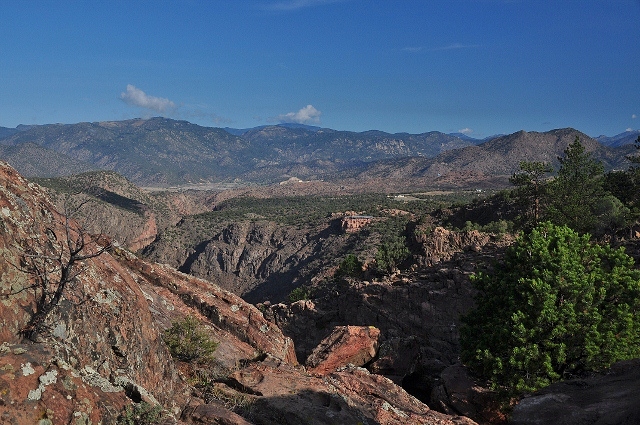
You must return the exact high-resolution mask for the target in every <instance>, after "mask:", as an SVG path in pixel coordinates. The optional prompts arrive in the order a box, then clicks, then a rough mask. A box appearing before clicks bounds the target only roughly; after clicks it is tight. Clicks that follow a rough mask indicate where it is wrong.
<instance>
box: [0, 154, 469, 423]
mask: <svg viewBox="0 0 640 425" xmlns="http://www.w3.org/2000/svg"><path fill="white" fill-rule="evenodd" d="M65 223H67V222H66V220H65V219H64V217H62V216H61V214H59V213H58V212H57V211H56V210H55V208H54V205H53V203H52V202H51V201H50V200H48V198H47V196H46V193H45V192H44V191H43V190H42V189H41V188H40V187H39V186H37V185H35V184H33V183H30V182H28V181H27V180H25V179H23V178H22V177H21V176H20V175H18V174H17V173H16V172H15V170H13V169H12V168H11V167H9V166H8V165H6V164H5V163H0V227H1V228H2V232H0V255H1V256H2V262H1V263H0V267H1V269H0V294H1V297H2V298H1V302H0V321H1V323H2V325H1V326H0V342H1V344H0V418H2V422H3V423H11V424H16V425H22V424H33V423H38V424H40V425H45V424H58V423H74V424H112V423H116V421H117V417H118V416H119V415H120V414H121V413H122V412H123V409H124V408H125V407H126V406H128V405H131V404H132V403H138V402H141V401H145V402H148V403H152V404H156V403H159V404H160V405H162V406H163V407H164V409H165V413H164V414H165V420H164V422H163V423H166V424H169V423H173V424H176V423H180V424H196V423H198V424H201V423H210V424H214V423H225V424H247V423H253V424H269V425H271V424H274V425H275V424H292V425H293V424H301V423H308V424H335V423H362V424H370V425H373V424H472V423H474V422H473V421H471V420H470V419H468V418H465V417H461V416H457V415H454V416H449V415H446V414H442V413H438V412H435V411H433V410H431V409H429V407H428V406H427V405H425V404H423V403H421V402H420V401H418V400H417V399H415V398H414V397H412V396H410V395H408V394H407V393H406V392H405V391H404V390H402V389H401V388H400V387H399V386H397V385H396V384H394V383H393V382H392V381H390V380H388V379H386V378H384V377H382V376H380V375H376V374H372V373H370V372H368V371H366V370H363V369H360V368H357V367H353V366H347V365H346V363H347V362H348V361H351V360H352V359H353V358H352V357H350V356H348V355H344V356H342V358H343V361H337V362H336V361H335V360H333V363H332V365H333V366H332V367H330V368H324V369H323V372H322V373H323V374H324V375H321V374H320V372H318V373H315V374H312V373H309V371H307V370H306V369H305V368H304V367H303V366H300V365H298V361H297V355H296V349H295V346H294V344H293V342H292V340H291V339H290V338H288V337H286V336H285V335H284V334H283V333H282V332H281V331H280V329H279V328H278V326H276V325H275V324H274V323H272V322H268V321H267V320H265V318H264V317H263V314H262V312H261V311H259V310H258V309H257V308H256V307H254V306H252V305H250V304H247V303H245V302H244V301H243V300H242V299H240V298H239V297H238V296H236V295H233V294H231V293H229V292H226V291H224V290H222V289H220V288H219V287H218V286H217V285H215V284H213V283H211V282H209V281H205V280H201V279H198V278H195V277H191V276H187V275H185V274H182V273H180V272H178V271H176V270H174V269H172V268H170V267H168V266H163V265H159V264H154V263H149V262H146V261H144V260H142V259H140V258H138V257H136V256H135V255H133V254H132V253H130V252H128V251H126V250H123V249H120V248H117V247H114V248H112V249H111V250H110V252H105V253H103V254H101V255H99V256H97V257H94V258H86V259H84V260H82V261H81V262H82V264H81V266H82V267H81V268H78V269H77V270H78V271H80V273H79V274H78V275H77V276H76V277H75V278H73V279H71V280H70V281H69V284H68V286H67V288H66V290H65V292H64V293H63V296H62V298H61V299H60V302H59V303H58V305H57V306H56V308H55V309H54V310H53V311H52V312H51V313H50V314H49V315H48V316H47V317H46V319H45V320H44V322H43V323H42V324H43V326H42V327H41V328H40V331H39V332H38V338H34V339H37V342H32V341H31V340H27V339H24V338H22V337H20V331H21V330H23V329H24V326H25V324H26V323H27V322H28V321H29V318H30V317H31V315H32V312H33V310H34V308H35V305H36V304H35V298H34V297H35V295H36V294H37V287H34V286H33V284H34V283H37V282H38V279H39V278H40V280H39V281H40V282H42V276H43V274H41V273H40V274H38V273H34V271H36V272H37V270H34V269H33V268H30V266H29V265H30V264H33V262H31V261H29V260H30V259H32V260H33V259H37V260H41V261H42V263H41V267H44V268H46V267H49V266H51V265H52V264H53V263H55V262H56V261H61V262H62V263H64V262H65V261H68V258H69V252H68V251H65V250H66V248H65V246H66V245H67V243H68V242H69V241H70V240H71V239H69V237H71V238H72V239H73V238H77V237H78V236H80V235H81V234H82V233H81V232H82V229H81V228H79V227H78V225H77V224H76V223H75V222H73V221H71V222H69V224H68V225H65ZM73 240H75V239H73ZM106 243H107V241H106V239H105V238H91V243H89V244H87V245H86V246H85V249H87V250H95V249H97V248H98V245H96V244H103V245H104V244H106ZM92 252H95V251H92ZM52 262H53V263H52ZM39 270H40V271H42V270H43V269H42V268H40V269H39ZM47 270H48V271H49V272H50V273H49V274H47V276H49V280H48V283H49V285H53V287H55V286H56V283H57V280H56V279H55V276H56V271H55V270H53V269H51V268H48V269H47ZM53 287H52V288H53ZM52 288H51V289H52ZM187 315H189V316H193V317H195V318H196V319H197V320H198V321H200V322H201V323H202V324H203V325H205V326H206V329H207V332H208V333H209V335H210V336H211V337H212V338H213V339H214V340H216V341H217V342H219V347H218V349H217V351H216V361H217V363H218V365H219V366H218V367H219V369H220V371H219V373H220V375H221V376H220V377H219V378H218V379H217V381H216V382H215V383H212V385H213V387H212V391H211V393H210V394H214V395H215V397H213V398H211V399H210V400H204V399H201V398H198V395H199V394H200V393H196V392H194V391H193V389H192V388H191V387H190V386H189V385H188V383H187V382H186V379H185V378H186V377H185V376H184V375H183V374H184V373H186V372H185V370H188V368H186V369H185V368H184V366H185V365H184V364H177V363H176V362H174V360H173V359H172V358H171V356H170V354H169V352H168V350H167V347H166V346H165V344H164V343H163V340H162V337H161V335H162V331H163V329H166V328H167V327H168V326H169V325H170V323H171V322H172V320H174V319H178V318H182V317H186V316H187ZM339 357H340V356H339ZM333 358H334V359H335V356H333ZM338 365H342V366H345V367H344V368H340V369H336V368H335V367H336V366H338ZM316 367H318V365H316ZM233 400H235V401H233ZM240 401H241V403H240ZM234 403H235V406H236V407H237V406H238V404H239V403H240V404H242V406H244V407H245V408H244V409H239V410H238V412H240V413H242V415H243V416H244V417H241V416H239V415H238V414H237V413H234V412H232V411H230V410H229V409H228V408H232V407H234Z"/></svg>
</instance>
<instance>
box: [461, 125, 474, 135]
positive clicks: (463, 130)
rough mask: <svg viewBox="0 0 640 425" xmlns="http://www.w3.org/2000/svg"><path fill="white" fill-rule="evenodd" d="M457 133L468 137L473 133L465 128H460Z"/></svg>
mask: <svg viewBox="0 0 640 425" xmlns="http://www.w3.org/2000/svg"><path fill="white" fill-rule="evenodd" d="M458 133H462V134H466V135H469V134H471V133H473V130H471V129H470V128H469V127H466V128H461V129H460V130H458Z"/></svg>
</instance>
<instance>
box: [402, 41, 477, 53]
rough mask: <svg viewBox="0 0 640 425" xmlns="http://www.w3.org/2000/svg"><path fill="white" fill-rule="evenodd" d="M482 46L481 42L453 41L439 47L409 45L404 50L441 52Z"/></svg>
mask: <svg viewBox="0 0 640 425" xmlns="http://www.w3.org/2000/svg"><path fill="white" fill-rule="evenodd" d="M478 47H480V45H479V44H463V43H451V44H446V45H444V46H437V47H425V46H407V47H403V48H402V51H403V52H407V53H418V52H423V51H424V52H440V51H443V50H459V49H475V48H478Z"/></svg>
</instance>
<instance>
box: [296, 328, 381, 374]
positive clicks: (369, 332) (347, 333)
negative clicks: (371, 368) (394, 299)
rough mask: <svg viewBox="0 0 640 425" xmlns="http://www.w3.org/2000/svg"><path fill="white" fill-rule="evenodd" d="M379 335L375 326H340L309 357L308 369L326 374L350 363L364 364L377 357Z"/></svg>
mask: <svg viewBox="0 0 640 425" xmlns="http://www.w3.org/2000/svg"><path fill="white" fill-rule="evenodd" d="M379 336H380V330H379V329H377V328H375V327H373V326H338V327H336V328H335V329H334V330H333V332H332V333H331V335H329V336H328V337H326V338H325V339H323V340H322V341H321V342H320V344H319V345H318V346H317V347H316V349H315V350H313V352H312V353H311V355H310V356H309V357H308V358H307V361H306V366H307V370H308V371H309V372H311V373H315V374H319V375H324V374H326V373H329V372H333V371H335V370H337V369H338V368H340V367H343V366H347V365H349V364H350V365H354V366H364V365H366V364H367V363H369V362H370V361H371V359H373V358H374V357H375V355H376V353H377V351H378V337H379Z"/></svg>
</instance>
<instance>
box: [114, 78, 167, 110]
mask: <svg viewBox="0 0 640 425" xmlns="http://www.w3.org/2000/svg"><path fill="white" fill-rule="evenodd" d="M120 99H122V100H123V101H124V102H125V103H126V104H128V105H133V106H139V107H141V108H146V109H151V110H153V111H156V112H165V111H167V110H169V111H170V110H172V109H175V108H176V104H175V103H173V102H172V101H170V100H169V99H166V98H164V97H155V96H149V95H148V94H146V93H145V92H143V91H142V90H140V89H139V88H137V87H136V86H134V85H131V84H127V91H126V92H122V93H120Z"/></svg>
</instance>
